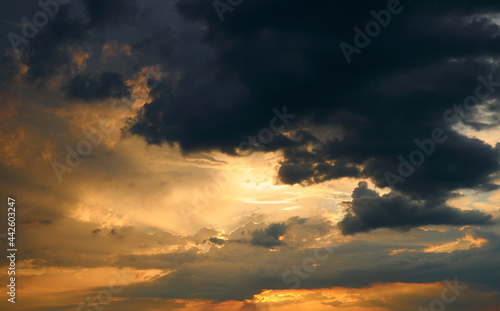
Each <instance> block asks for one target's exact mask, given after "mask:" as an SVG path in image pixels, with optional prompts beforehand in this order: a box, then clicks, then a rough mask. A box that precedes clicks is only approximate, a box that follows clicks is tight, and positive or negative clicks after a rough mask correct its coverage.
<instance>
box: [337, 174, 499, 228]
mask: <svg viewBox="0 0 500 311" xmlns="http://www.w3.org/2000/svg"><path fill="white" fill-rule="evenodd" d="M348 204H349V209H348V212H347V214H346V215H345V216H344V219H342V221H340V222H339V223H338V226H339V227H340V229H341V231H342V233H343V234H344V235H351V234H355V233H359V232H368V231H370V230H374V229H378V228H397V229H409V228H413V227H419V226H423V225H461V226H463V225H472V224H476V225H477V224H491V222H492V218H493V217H492V216H491V215H488V214H485V213H483V212H480V211H462V210H460V209H458V208H454V207H450V206H448V205H446V204H441V205H437V206H429V205H430V204H428V203H426V202H424V201H416V200H411V199H409V198H407V197H405V196H403V195H398V194H394V193H390V194H386V195H383V196H380V195H379V194H378V193H376V192H375V191H373V190H371V189H368V184H367V183H366V182H360V183H359V186H358V187H357V188H356V189H354V191H353V193H352V201H351V202H349V203H348Z"/></svg>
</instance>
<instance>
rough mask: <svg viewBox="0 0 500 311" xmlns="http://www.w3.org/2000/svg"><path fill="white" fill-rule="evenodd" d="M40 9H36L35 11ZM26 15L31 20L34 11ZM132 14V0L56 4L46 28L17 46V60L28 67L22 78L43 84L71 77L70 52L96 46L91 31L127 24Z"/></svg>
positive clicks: (132, 17)
mask: <svg viewBox="0 0 500 311" xmlns="http://www.w3.org/2000/svg"><path fill="white" fill-rule="evenodd" d="M40 10H41V8H40V7H38V8H36V10H35V12H36V11H40ZM26 13H28V12H25V15H26V16H28V17H32V16H33V13H34V12H32V14H26ZM136 13H137V6H136V4H135V2H134V1H132V0H126V1H117V0H103V1H100V0H79V1H76V0H75V1H72V2H70V3H69V4H68V5H60V6H59V12H58V13H57V14H56V15H55V16H54V17H51V18H49V21H48V23H47V25H45V26H44V27H41V28H40V29H38V33H37V34H36V36H34V37H33V38H30V39H29V40H28V43H27V44H25V45H24V44H22V45H20V49H21V51H22V52H21V60H22V62H23V63H24V64H26V65H27V66H28V71H27V73H26V76H25V77H26V79H27V80H28V81H30V82H36V83H37V84H38V85H44V84H45V83H46V82H47V79H48V78H51V77H53V76H54V75H56V74H62V75H63V77H68V76H71V73H70V68H69V66H70V64H71V62H72V55H71V52H70V51H71V50H72V49H74V48H80V47H86V46H89V45H93V44H97V45H98V46H99V41H100V40H98V39H97V38H96V37H95V36H93V34H92V32H93V31H96V30H97V31H103V30H104V29H107V28H109V27H112V26H114V25H117V24H122V23H124V22H128V23H131V22H133V21H134V17H135V14H136ZM14 22H18V21H14ZM15 33H16V34H19V35H20V34H21V29H16V30H15ZM102 42H103V43H104V42H105V41H104V40H103V41H102Z"/></svg>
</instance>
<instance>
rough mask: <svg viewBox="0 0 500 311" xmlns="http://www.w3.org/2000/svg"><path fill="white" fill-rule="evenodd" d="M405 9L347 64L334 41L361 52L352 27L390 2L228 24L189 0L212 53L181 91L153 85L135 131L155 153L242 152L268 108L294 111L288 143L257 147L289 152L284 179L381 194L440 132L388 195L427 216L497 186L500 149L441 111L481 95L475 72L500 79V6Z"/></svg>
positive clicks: (272, 6) (259, 10)
mask: <svg viewBox="0 0 500 311" xmlns="http://www.w3.org/2000/svg"><path fill="white" fill-rule="evenodd" d="M402 5H403V7H404V10H403V12H402V13H401V14H399V15H394V16H393V17H392V22H391V23H390V24H389V25H388V26H387V27H386V28H383V30H382V32H381V34H380V35H379V36H377V37H375V38H373V39H372V40H371V42H370V45H369V46H368V47H367V48H365V49H363V50H362V52H361V53H360V54H359V55H353V62H352V63H351V64H347V62H346V60H345V58H344V56H343V55H342V52H341V50H340V48H339V44H340V43H341V42H342V41H346V42H348V43H350V44H353V42H352V41H353V37H354V34H355V33H354V31H353V27H354V26H359V27H364V25H365V24H366V23H367V22H368V21H370V20H372V19H373V17H372V16H371V15H370V13H369V12H370V11H371V10H381V9H384V8H386V6H387V1H375V2H372V1H361V2H359V1H358V2H356V3H323V4H321V10H318V8H317V5H311V6H307V7H304V6H303V4H302V3H299V2H297V1H292V2H290V1H287V2H285V1H274V2H272V3H269V2H268V1H253V2H252V3H245V4H244V5H241V6H238V7H237V8H236V9H235V10H234V12H231V13H228V17H227V18H226V19H225V21H224V22H223V23H221V22H220V20H219V18H218V16H217V14H216V12H215V10H214V9H213V7H212V4H211V3H209V2H205V1H201V0H187V1H182V2H180V3H179V4H178V8H179V10H180V12H182V13H183V14H184V15H185V16H186V17H187V18H189V19H191V20H193V21H196V22H200V23H205V24H207V25H208V26H209V28H208V31H207V32H206V33H205V37H204V41H202V42H200V44H208V46H209V47H210V49H211V53H207V54H209V55H210V57H209V58H208V61H207V62H205V63H203V64H201V65H200V66H194V67H187V68H186V69H185V72H184V73H183V75H182V77H181V78H180V80H178V81H177V82H176V85H175V87H174V85H168V84H165V85H163V87H161V88H158V89H156V90H155V91H154V92H153V94H152V95H153V98H154V100H153V101H152V102H151V103H148V104H146V105H145V106H144V109H143V110H142V111H141V112H140V113H139V114H138V116H137V117H136V118H135V119H132V120H130V127H129V131H130V132H131V133H132V134H136V135H139V136H141V137H143V138H144V139H145V140H146V141H147V142H148V143H150V144H163V143H168V144H174V143H178V144H179V145H180V147H181V149H182V151H183V152H185V153H190V152H194V151H201V150H221V151H223V152H226V153H229V154H235V153H237V147H238V145H239V144H240V143H241V142H242V141H245V140H247V139H248V136H249V135H250V136H257V134H258V133H259V131H260V130H261V129H262V128H265V127H267V126H268V124H269V121H270V119H271V118H272V117H273V114H272V109H273V108H277V109H280V107H283V106H284V105H286V106H287V110H288V112H290V113H293V114H295V115H297V116H298V117H297V119H296V120H294V121H293V122H292V123H291V124H288V125H287V127H286V131H289V132H290V133H291V135H289V136H286V137H284V136H283V135H276V137H275V139H274V140H273V141H272V142H270V143H269V144H265V145H264V146H263V149H262V151H274V150H282V151H283V154H284V160H283V162H282V163H281V165H280V167H279V170H278V177H279V179H280V180H281V181H282V182H283V183H286V184H303V185H308V184H312V183H319V182H324V181H327V180H331V179H338V178H343V177H354V178H370V179H372V180H373V181H374V182H375V184H376V186H377V187H387V186H388V182H387V179H386V177H385V175H384V174H385V173H386V172H387V171H391V172H395V171H397V169H398V165H399V161H398V157H399V156H400V155H401V156H403V157H408V155H409V154H410V152H412V151H413V150H415V149H417V146H416V145H415V143H414V141H415V139H419V140H425V139H427V138H429V137H431V133H432V132H433V131H434V130H435V129H436V128H441V129H442V130H443V131H444V133H445V135H446V137H447V140H446V141H445V142H444V143H442V144H440V145H439V146H437V148H436V152H434V153H433V154H432V155H430V156H429V157H427V158H426V160H425V163H424V164H423V165H421V166H420V167H417V168H416V171H415V173H414V174H412V176H411V177H409V178H408V179H407V180H405V182H404V183H403V182H399V183H397V184H396V185H394V189H395V190H397V191H398V192H400V193H402V194H404V195H408V196H411V197H412V198H414V199H416V200H424V201H428V203H432V204H430V205H429V208H430V207H431V206H436V207H438V206H439V205H440V204H442V202H443V201H445V200H446V199H448V198H449V197H450V196H451V195H452V194H451V193H452V192H453V191H456V190H459V189H463V188H472V189H478V190H492V189H496V188H498V186H497V185H496V184H495V183H494V180H495V178H496V177H497V173H498V171H499V170H500V165H499V152H498V151H499V149H498V148H493V147H491V146H490V145H487V144H485V143H484V142H482V141H480V140H478V139H474V138H469V137H467V136H464V135H461V134H459V133H457V132H456V131H455V130H454V129H453V128H452V126H453V125H454V124H455V123H456V121H453V122H446V121H445V120H444V119H443V113H444V112H445V111H447V110H448V109H450V108H452V109H453V105H454V103H458V104H461V103H462V102H463V100H464V99H465V98H467V97H468V96H470V95H474V94H475V90H476V87H477V85H478V84H480V82H479V81H478V79H477V77H478V76H479V75H482V76H484V77H487V76H488V75H489V74H492V75H493V80H494V81H498V80H499V79H500V78H499V77H500V74H499V72H498V70H497V68H496V65H495V64H494V63H491V62H490V61H489V60H488V57H495V56H496V55H497V54H498V52H497V51H498V48H500V37H498V36H497V35H496V34H497V33H498V30H499V27H498V26H497V25H496V24H494V23H493V20H492V19H491V18H489V17H488V15H487V14H485V12H489V14H493V13H495V12H498V11H499V10H500V5H498V4H492V3H487V2H485V1H482V2H474V3H472V2H461V3H456V2H452V1H444V2H440V3H439V4H434V5H433V4H429V3H402ZM278 11H279V12H280V14H279V15H276V14H273V12H278ZM256 18H257V19H256ZM395 43H397V44H395ZM431 47H432V48H431ZM207 57H208V56H207ZM498 95H499V94H497V93H496V92H493V93H492V94H491V97H490V98H496V97H498ZM470 105H471V106H472V107H475V106H477V104H475V103H472V104H470ZM318 126H324V127H330V128H332V129H340V133H341V135H340V137H337V136H326V137H319V136H320V135H318V133H316V132H314V131H313V130H312V129H313V128H314V127H318ZM479 126H480V125H477V126H476V127H479ZM337 132H339V131H337Z"/></svg>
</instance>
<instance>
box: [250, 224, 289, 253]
mask: <svg viewBox="0 0 500 311" xmlns="http://www.w3.org/2000/svg"><path fill="white" fill-rule="evenodd" d="M287 228H288V225H286V224H285V223H275V224H270V225H269V226H268V227H267V228H265V229H257V230H255V231H254V232H252V240H251V243H252V245H255V246H262V247H267V248H273V247H275V246H280V245H283V242H281V241H280V238H281V237H282V236H283V235H285V233H286V230H287Z"/></svg>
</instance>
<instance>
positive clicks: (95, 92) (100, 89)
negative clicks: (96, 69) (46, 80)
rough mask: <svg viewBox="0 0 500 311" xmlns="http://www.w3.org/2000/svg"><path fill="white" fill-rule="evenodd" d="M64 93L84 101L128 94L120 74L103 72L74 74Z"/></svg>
mask: <svg viewBox="0 0 500 311" xmlns="http://www.w3.org/2000/svg"><path fill="white" fill-rule="evenodd" d="M66 95H67V96H68V97H70V98H75V99H82V100H85V101H90V100H96V99H105V98H109V97H113V98H121V97H125V96H128V95H130V91H129V89H128V87H127V86H126V84H125V82H124V81H123V77H122V75H121V74H119V73H116V72H104V73H102V74H100V75H99V76H91V75H88V74H80V75H77V76H75V77H74V78H73V79H72V80H71V81H70V82H69V83H68V85H67V86H66Z"/></svg>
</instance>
